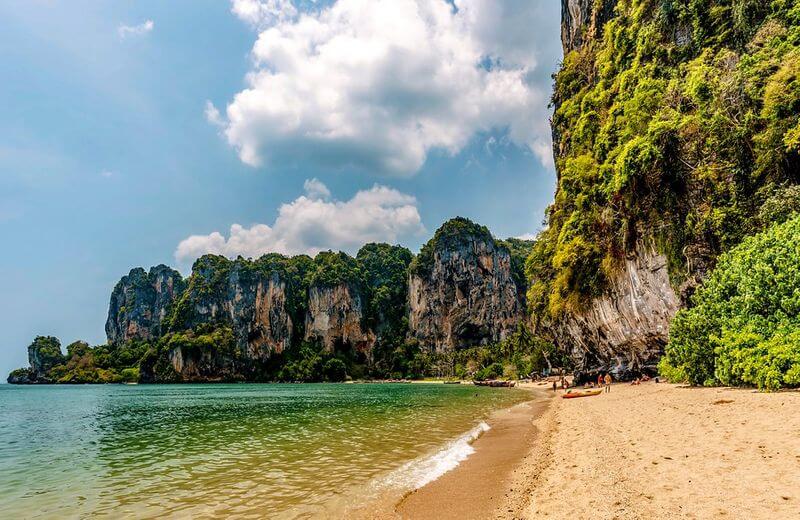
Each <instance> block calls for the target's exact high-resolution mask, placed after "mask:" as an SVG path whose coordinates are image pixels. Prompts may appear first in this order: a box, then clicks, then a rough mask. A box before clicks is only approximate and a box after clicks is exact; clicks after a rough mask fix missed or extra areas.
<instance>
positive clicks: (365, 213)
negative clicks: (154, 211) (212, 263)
mask: <svg viewBox="0 0 800 520" xmlns="http://www.w3.org/2000/svg"><path fill="white" fill-rule="evenodd" d="M304 188H305V194H304V195H301V196H300V197H298V198H296V199H295V200H293V201H292V202H289V203H286V204H283V205H281V206H280V208H279V209H278V217H277V218H276V219H275V222H274V223H272V225H267V224H255V225H253V226H250V227H249V228H247V227H244V226H242V225H240V224H233V225H232V226H231V228H230V231H229V233H228V236H227V237H226V236H224V235H223V234H222V233H220V232H218V231H215V232H213V233H210V234H208V235H192V236H190V237H188V238H186V239H185V240H182V241H181V242H180V244H178V247H177V249H176V250H175V259H176V260H177V261H178V263H179V264H180V265H183V266H187V265H189V264H190V263H191V262H192V261H194V260H195V259H197V258H199V257H200V256H202V255H204V254H206V253H214V254H222V255H225V256H228V257H236V256H237V255H242V256H244V257H253V258H255V257H258V256H261V255H263V254H265V253H270V252H276V253H282V254H286V255H294V254H300V253H307V254H311V255H313V254H316V253H318V252H319V251H323V250H327V249H334V250H343V251H349V252H351V253H352V252H355V251H356V250H357V249H358V248H359V247H361V246H362V245H364V244H365V243H367V242H390V243H397V242H398V241H399V240H400V239H402V238H406V237H411V236H418V235H420V234H422V233H424V232H425V227H424V226H423V225H422V221H421V218H420V215H419V211H418V210H417V200H416V199H415V198H414V197H412V196H411V195H407V194H405V193H401V192H399V191H397V190H395V189H392V188H389V187H386V186H381V185H378V184H376V185H375V186H373V187H372V188H370V189H368V190H362V191H359V192H357V193H356V194H355V195H354V196H353V197H352V198H351V199H350V200H347V201H339V200H332V199H331V193H330V190H329V189H328V187H327V186H325V184H323V183H322V182H321V181H319V180H318V179H309V180H307V181H306V182H305V184H304Z"/></svg>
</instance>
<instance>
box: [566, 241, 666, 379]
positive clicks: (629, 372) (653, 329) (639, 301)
mask: <svg viewBox="0 0 800 520" xmlns="http://www.w3.org/2000/svg"><path fill="white" fill-rule="evenodd" d="M679 307H680V298H679V297H678V295H677V294H676V292H675V290H674V289H673V288H672V286H671V285H670V280H669V273H668V272H667V259H666V257H664V255H661V254H658V253H657V252H656V251H655V250H654V249H653V248H651V247H644V246H642V247H639V248H637V250H636V252H635V254H633V255H631V256H630V257H629V258H628V259H627V260H626V261H625V264H624V267H623V268H622V269H621V271H620V272H619V274H618V275H617V276H616V277H615V278H614V279H613V280H612V281H611V284H610V286H609V288H608V290H607V291H606V293H605V294H604V295H603V296H602V297H600V298H596V299H594V300H593V301H592V302H591V303H590V304H589V306H588V307H587V308H586V309H585V310H583V311H580V312H570V313H568V314H566V315H565V316H564V317H562V318H560V319H559V320H557V322H556V323H555V324H554V326H553V328H552V332H553V336H554V338H555V340H556V342H557V343H558V344H559V346H560V347H561V348H563V349H564V350H565V351H566V352H568V353H569V354H570V356H571V357H572V360H573V363H574V364H575V370H576V376H577V378H578V380H579V381H581V380H592V379H595V378H596V376H597V373H598V372H603V373H605V372H611V373H612V374H614V375H616V377H617V378H621V379H626V378H629V377H632V376H635V375H638V374H641V373H648V372H649V373H654V372H655V370H656V366H655V365H656V362H657V360H658V358H659V357H660V356H661V354H662V353H663V351H664V346H665V345H666V344H667V340H668V333H669V323H670V321H671V320H672V318H673V316H675V313H676V312H677V311H678V308H679Z"/></svg>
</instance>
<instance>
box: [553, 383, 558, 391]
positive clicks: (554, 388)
mask: <svg viewBox="0 0 800 520" xmlns="http://www.w3.org/2000/svg"><path fill="white" fill-rule="evenodd" d="M557 389H558V385H557V384H556V382H555V381H553V392H555V391H556V390H557Z"/></svg>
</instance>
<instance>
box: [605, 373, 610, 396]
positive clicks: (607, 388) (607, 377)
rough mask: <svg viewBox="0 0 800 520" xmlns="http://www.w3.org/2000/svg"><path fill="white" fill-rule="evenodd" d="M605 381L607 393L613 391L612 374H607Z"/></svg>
mask: <svg viewBox="0 0 800 520" xmlns="http://www.w3.org/2000/svg"><path fill="white" fill-rule="evenodd" d="M605 383H606V393H608V392H610V391H611V374H606V378H605Z"/></svg>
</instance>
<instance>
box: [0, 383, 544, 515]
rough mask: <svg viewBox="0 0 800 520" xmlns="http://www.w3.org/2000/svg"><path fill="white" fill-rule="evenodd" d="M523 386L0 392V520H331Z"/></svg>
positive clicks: (457, 457) (442, 465) (434, 474)
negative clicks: (93, 519)
mask: <svg viewBox="0 0 800 520" xmlns="http://www.w3.org/2000/svg"><path fill="white" fill-rule="evenodd" d="M527 399H529V394H528V393H527V392H526V391H524V390H518V389H506V388H485V387H475V386H472V385H445V384H402V383H398V384H389V383H380V384H379V383H374V384H230V385H223V384H216V385H81V386H67V385H42V386H14V385H0V518H59V519H60V518H164V517H167V518H331V517H343V516H347V511H348V510H350V509H351V508H353V507H357V506H359V505H361V506H363V504H364V503H365V502H366V501H369V500H371V499H373V497H378V496H381V495H382V494H385V493H386V492H387V491H393V492H394V491H396V492H398V493H401V492H405V491H408V490H413V489H415V488H418V487H421V486H423V485H425V484H426V483H428V482H430V481H432V480H435V479H436V478H438V477H439V476H441V475H442V474H444V473H445V472H447V471H449V470H451V469H453V468H454V467H456V466H457V465H458V464H459V462H461V461H463V460H464V459H466V458H467V457H468V456H469V455H470V454H471V453H472V452H473V448H472V446H471V443H472V441H473V440H474V439H475V438H477V437H478V436H479V435H480V434H481V433H482V432H484V431H486V430H487V429H488V428H489V425H488V424H487V422H486V418H487V417H488V416H489V414H490V413H491V412H492V411H493V410H497V409H501V408H507V407H510V406H512V405H514V404H517V403H520V402H522V401H525V400H527Z"/></svg>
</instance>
